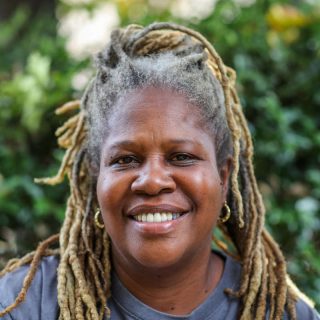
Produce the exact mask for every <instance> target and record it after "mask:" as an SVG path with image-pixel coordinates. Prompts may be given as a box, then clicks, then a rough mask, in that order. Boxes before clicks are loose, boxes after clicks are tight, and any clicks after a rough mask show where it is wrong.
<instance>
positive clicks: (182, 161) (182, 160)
mask: <svg viewBox="0 0 320 320" xmlns="http://www.w3.org/2000/svg"><path fill="white" fill-rule="evenodd" d="M195 161H196V157H195V156H193V155H191V154H188V153H176V154H174V155H173V156H172V158H171V162H173V163H174V164H176V165H189V164H192V163H194V162H195Z"/></svg>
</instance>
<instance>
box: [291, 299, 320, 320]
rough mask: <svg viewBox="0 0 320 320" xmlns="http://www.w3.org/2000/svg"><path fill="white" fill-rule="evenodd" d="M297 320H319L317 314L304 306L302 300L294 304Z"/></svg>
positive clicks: (307, 306)
mask: <svg viewBox="0 0 320 320" xmlns="http://www.w3.org/2000/svg"><path fill="white" fill-rule="evenodd" d="M296 311H297V320H303V319H308V320H320V315H319V313H318V312H317V311H316V310H315V309H313V308H311V307H310V306H309V305H308V304H306V303H305V302H304V301H303V300H299V301H298V302H297V304H296Z"/></svg>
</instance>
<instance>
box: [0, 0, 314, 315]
mask: <svg viewBox="0 0 320 320" xmlns="http://www.w3.org/2000/svg"><path fill="white" fill-rule="evenodd" d="M154 21H173V22H177V23H180V24H183V25H186V26H189V27H191V28H194V29H196V30H198V31H200V32H201V33H203V34H204V35H205V36H206V37H207V38H208V39H209V40H210V41H211V43H213V44H214V46H215V47H216V49H217V50H218V52H219V53H220V55H221V56H222V57H223V59H224V61H225V63H226V64H227V65H229V66H231V67H233V68H235V69H236V70H237V73H238V92H239V94H240V97H241V100H242V105H243V107H244V111H245V114H246V116H247V119H248V121H249V123H250V129H251V132H252V135H253V138H254V143H255V167H256V175H257V177H258V180H259V185H260V189H261V191H262V193H263V196H264V200H265V204H266V207H267V228H268V229H269V231H270V232H271V233H272V235H273V236H274V237H275V238H276V240H277V241H278V242H279V243H280V245H281V248H282V250H283V251H284V253H285V255H286V257H287V260H288V268H289V272H290V273H291V275H292V278H293V279H294V281H296V283H297V284H298V285H299V286H300V288H302V290H304V291H305V292H306V293H307V294H308V295H309V296H310V297H312V299H314V300H315V301H316V303H317V307H318V309H319V306H320V294H319V292H320V171H319V168H320V90H319V84H320V1H319V0H303V1H302V0H301V1H299V0H295V1H294V0H292V1H276V0H265V1H259V0H220V1H219V0H172V1H170V0H127V1H125V0H114V1H111V0H110V1H102V0H56V1H53V0H10V1H9V0H2V1H1V3H0V81H1V85H0V130H1V131H0V267H1V266H3V265H4V263H5V261H7V260H8V259H9V258H10V257H13V256H17V255H19V256H21V255H22V254H24V253H25V252H27V251H29V250H31V249H33V248H35V246H36V245H37V243H38V241H40V240H41V239H44V238H46V237H47V236H49V235H50V234H52V233H56V232H58V230H59V226H60V224H61V221H62V220H63V217H64V209H65V203H66V197H67V195H68V186H67V184H66V183H65V184H62V185H59V186H56V187H48V186H40V185H36V184H34V182H33V178H34V177H44V176H50V175H53V174H54V173H55V172H56V171H57V169H58V166H59V162H60V160H61V158H62V151H61V150H59V149H58V147H57V143H56V139H55V135H54V131H55V129H56V128H57V127H58V126H59V125H60V124H62V122H63V120H64V119H61V118H59V117H57V116H56V115H55V114H54V110H55V108H56V107H58V106H60V105H61V104H63V103H64V102H66V101H69V100H72V99H76V98H79V97H81V94H82V92H83V89H84V88H85V86H86V84H87V82H88V80H89V79H90V77H91V76H92V75H93V74H94V69H93V68H92V55H93V54H94V53H95V52H97V51H98V50H100V49H101V48H102V47H103V46H104V45H105V44H106V42H107V41H108V37H109V34H110V32H111V30H112V29H113V28H115V27H118V26H125V25H127V24H129V23H137V24H142V25H146V24H149V23H151V22H154Z"/></svg>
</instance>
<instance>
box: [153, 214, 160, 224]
mask: <svg viewBox="0 0 320 320" xmlns="http://www.w3.org/2000/svg"><path fill="white" fill-rule="evenodd" d="M153 222H161V214H160V213H158V212H157V213H155V214H154V216H153Z"/></svg>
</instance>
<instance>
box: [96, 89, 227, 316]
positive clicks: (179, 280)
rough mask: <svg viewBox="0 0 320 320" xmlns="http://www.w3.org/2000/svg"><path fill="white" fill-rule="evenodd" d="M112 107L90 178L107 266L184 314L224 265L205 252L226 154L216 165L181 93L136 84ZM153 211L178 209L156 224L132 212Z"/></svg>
mask: <svg viewBox="0 0 320 320" xmlns="http://www.w3.org/2000/svg"><path fill="white" fill-rule="evenodd" d="M114 110H115V111H114V112H113V114H112V117H111V118H110V120H109V122H108V124H107V125H108V129H109V130H108V136H107V137H106V139H105V141H104V144H103V147H102V153H101V161H100V171H99V176H98V184H97V196H98V202H99V205H100V208H101V212H102V217H103V220H104V223H105V228H106V231H107V232H108V234H109V235H110V238H111V242H112V261H113V265H114V268H115V270H116V272H117V274H118V276H119V278H120V280H121V281H122V282H123V283H124V285H125V286H126V287H127V288H128V289H129V291H131V292H132V293H133V294H134V295H135V296H136V297H137V298H139V299H140V300H141V301H143V302H144V303H146V304H147V305H149V306H151V307H153V308H155V309H157V310H160V311H163V312H168V313H171V314H179V315H181V314H188V313H190V312H191V311H192V310H193V309H194V308H196V307H197V306H198V305H199V304H200V303H201V302H203V300H205V298H206V297H207V296H208V294H210V292H211V291H212V290H213V289H214V288H215V287H216V285H217V283H218V281H219V280H220V278H221V275H222V272H223V261H222V259H221V258H220V257H219V256H217V255H215V254H213V253H212V252H211V233H212V229H213V227H214V226H215V225H216V223H217V219H218V217H219V215H220V212H221V208H222V206H223V202H224V201H225V198H226V193H227V189H228V177H229V173H230V161H227V162H226V163H225V165H223V166H222V167H221V168H220V170H219V169H218V167H217V164H216V154H215V146H214V139H213V137H212V136H211V134H210V133H209V132H208V131H207V130H205V129H203V128H205V126H204V123H203V122H202V119H201V117H200V113H199V112H198V111H197V107H196V106H193V105H190V103H188V102H187V100H186V98H185V97H184V96H183V95H181V94H178V93H175V92H172V91H170V90H169V89H164V88H145V89H138V90H135V91H133V92H131V93H129V94H128V95H127V96H126V97H124V98H123V99H121V100H120V101H119V102H118V103H117V105H116V107H115V109H114ZM159 211H160V212H161V211H167V212H168V211H171V212H182V213H183V215H182V216H181V217H180V218H178V219H177V220H174V221H172V222H166V223H157V224H146V223H141V222H137V221H135V220H134V219H133V218H132V215H135V214H138V213H146V212H159Z"/></svg>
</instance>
